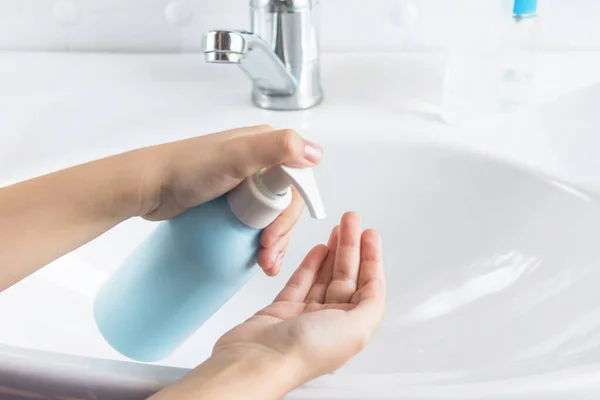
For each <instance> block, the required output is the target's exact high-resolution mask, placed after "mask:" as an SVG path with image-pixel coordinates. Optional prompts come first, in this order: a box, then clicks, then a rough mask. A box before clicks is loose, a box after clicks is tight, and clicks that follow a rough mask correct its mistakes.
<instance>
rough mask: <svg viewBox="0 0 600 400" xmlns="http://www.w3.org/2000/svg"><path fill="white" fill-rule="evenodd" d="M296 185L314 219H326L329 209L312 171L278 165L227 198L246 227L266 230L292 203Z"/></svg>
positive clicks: (257, 175) (241, 186) (245, 182)
mask: <svg viewBox="0 0 600 400" xmlns="http://www.w3.org/2000/svg"><path fill="white" fill-rule="evenodd" d="M291 185H294V186H295V187H296V189H297V190H298V193H300V195H301V196H302V198H303V199H304V202H305V203H306V207H307V208H308V211H309V213H310V215H311V216H312V217H313V218H315V219H323V218H325V209H324V207H323V202H322V201H321V195H320V194H319V189H318V188H317V182H316V181H315V177H314V175H313V171H312V169H309V168H305V169H301V168H292V167H286V166H284V165H276V166H274V167H271V168H269V169H267V170H263V171H260V172H259V173H258V174H256V175H255V176H254V177H250V178H247V179H246V180H244V182H242V183H241V184H240V185H239V186H238V187H237V188H235V189H234V190H232V191H231V192H230V193H229V194H228V196H227V202H228V203H229V207H230V208H231V211H233V213H234V214H235V216H236V217H237V218H238V219H239V220H240V221H241V222H243V223H244V224H245V225H247V226H249V227H251V228H255V229H263V228H266V227H267V226H269V225H270V224H271V223H272V222H273V221H274V220H275V219H276V218H277V217H278V216H279V214H281V212H282V211H283V210H285V209H286V208H287V207H288V206H289V205H290V203H291V201H292V193H291V190H290V186H291Z"/></svg>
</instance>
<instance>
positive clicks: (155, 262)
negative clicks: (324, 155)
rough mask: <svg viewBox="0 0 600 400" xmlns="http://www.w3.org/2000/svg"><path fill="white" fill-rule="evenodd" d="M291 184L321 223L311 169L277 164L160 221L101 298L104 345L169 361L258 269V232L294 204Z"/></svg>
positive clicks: (132, 355) (97, 312)
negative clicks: (217, 196) (205, 200)
mask: <svg viewBox="0 0 600 400" xmlns="http://www.w3.org/2000/svg"><path fill="white" fill-rule="evenodd" d="M292 184H293V185H294V186H295V187H296V188H297V189H298V191H299V192H300V194H301V195H302V197H303V198H304V200H305V203H306V204H307V207H308V209H309V212H310V214H311V215H312V217H313V218H319V219H321V218H324V217H325V213H324V210H323V205H322V203H321V199H320V196H319V192H318V189H317V186H316V183H315V180H314V177H313V174H312V171H311V170H310V169H296V168H289V167H285V166H276V167H273V168H270V169H269V170H268V171H265V172H264V173H263V172H259V173H258V174H256V175H255V176H253V177H251V178H248V179H246V180H245V181H244V182H242V183H241V184H240V185H239V186H238V187H237V188H236V189H234V190H233V191H231V192H230V193H228V194H227V195H224V196H221V197H219V198H217V199H214V200H212V201H210V202H207V203H205V204H202V205H200V206H198V207H195V208H193V209H190V210H188V211H187V212H185V213H183V214H181V215H179V216H178V217H175V218H173V219H172V220H169V221H164V222H161V223H160V224H159V226H158V227H157V228H156V229H155V230H154V231H153V232H152V233H151V234H150V235H149V236H148V238H147V239H146V240H145V241H144V242H143V243H142V244H141V245H140V246H139V247H138V248H137V249H135V250H134V252H133V253H132V254H131V255H130V256H129V257H128V258H127V259H126V260H125V262H124V263H123V265H122V266H121V267H119V268H118V269H117V270H116V272H115V273H114V274H113V275H112V276H111V277H110V279H109V280H108V281H107V282H106V283H105V284H104V286H103V287H102V288H101V289H100V291H99V292H98V294H97V296H96V299H95V304H94V314H95V318H96V324H97V326H98V328H99V330H100V333H101V334H102V336H103V337H104V339H105V340H106V341H107V342H108V343H109V344H110V345H111V346H112V347H113V348H114V349H115V350H117V351H118V352H120V353H121V354H123V355H125V356H127V357H129V358H131V359H134V360H137V361H142V362H154V361H158V360H161V359H163V358H165V357H167V356H169V355H170V354H171V353H172V352H173V351H175V350H176V349H177V348H178V347H179V346H181V345H182V344H183V343H184V342H185V341H186V340H187V339H188V338H189V337H190V336H191V335H192V334H193V333H194V332H195V331H196V330H197V329H198V328H199V327H200V326H202V324H203V323H204V322H205V321H206V320H208V318H210V317H211V316H212V315H213V314H214V313H215V312H216V311H217V310H218V309H219V308H220V307H221V306H222V305H223V304H225V303H226V302H227V301H228V300H229V299H230V298H231V296H233V295H234V294H235V293H236V292H237V291H238V290H239V289H240V288H241V287H242V286H243V285H244V284H245V283H246V282H247V281H248V280H249V279H250V278H251V277H252V276H253V275H254V273H255V272H256V271H257V270H258V267H257V265H256V259H255V258H256V252H257V250H258V249H259V237H260V233H261V230H262V229H263V228H265V227H266V226H268V225H269V224H270V223H271V222H272V221H274V220H275V219H276V218H277V216H278V215H279V214H280V213H281V212H282V211H283V210H284V209H286V208H287V206H288V205H289V204H290V201H291V191H290V185H292Z"/></svg>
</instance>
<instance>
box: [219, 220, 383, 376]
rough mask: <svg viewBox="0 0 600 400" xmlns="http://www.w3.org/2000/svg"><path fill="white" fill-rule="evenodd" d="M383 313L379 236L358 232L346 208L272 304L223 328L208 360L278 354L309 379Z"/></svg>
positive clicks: (338, 361) (351, 349)
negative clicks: (326, 239)
mask: <svg viewBox="0 0 600 400" xmlns="http://www.w3.org/2000/svg"><path fill="white" fill-rule="evenodd" d="M384 311H385V277H384V272H383V261H382V250H381V243H380V238H379V235H378V234H377V232H375V231H373V230H366V231H364V232H362V234H361V225H360V218H359V217H358V215H357V214H355V213H347V214H345V215H344V217H343V218H342V221H341V224H340V226H339V229H338V228H336V229H334V231H333V233H332V234H331V237H330V239H329V243H328V245H327V246H323V245H321V246H317V247H315V248H314V249H312V251H311V252H310V253H309V254H308V255H307V256H306V258H305V259H304V261H303V262H302V264H301V265H300V267H299V268H298V270H297V271H296V273H295V274H294V275H293V276H292V277H291V278H290V280H289V282H288V283H287V285H286V287H285V288H284V289H283V290H282V291H281V293H280V294H279V295H278V296H277V298H276V299H275V301H274V302H273V303H272V304H271V305H269V306H268V307H266V308H264V309H263V310H261V311H259V312H258V313H257V314H256V315H255V316H254V317H252V318H250V319H249V320H248V321H246V322H245V323H243V324H241V325H238V326H237V327H236V328H234V329H233V330H231V331H230V332H228V333H226V334H225V335H224V336H223V337H222V338H221V339H220V340H219V341H218V342H217V344H216V346H215V348H214V351H213V357H217V358H218V357H220V356H221V355H222V354H225V355H227V356H230V357H233V358H235V357H236V355H239V356H241V357H244V354H245V352H248V353H251V354H253V353H256V352H257V351H262V352H263V353H266V354H271V355H273V354H274V355H279V356H281V357H282V358H283V361H282V365H285V366H286V367H290V368H297V370H296V371H294V372H295V375H296V376H297V377H299V379H300V380H301V381H308V380H310V379H313V378H316V377H317V376H320V375H323V374H326V373H328V372H331V371H333V370H335V369H337V368H339V367H341V366H342V365H343V364H344V363H346V362H347V361H348V360H349V359H350V358H352V357H353V356H354V355H356V353H358V352H359V351H360V350H362V348H363V347H364V346H365V345H366V343H367V342H368V340H369V338H370V337H371V335H372V334H373V332H374V331H375V329H376V328H377V326H378V325H379V323H380V321H381V319H382V317H383V314H384ZM291 375H294V374H291ZM295 383H296V384H301V383H303V382H295Z"/></svg>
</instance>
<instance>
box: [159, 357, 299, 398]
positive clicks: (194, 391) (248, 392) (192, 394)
mask: <svg viewBox="0 0 600 400" xmlns="http://www.w3.org/2000/svg"><path fill="white" fill-rule="evenodd" d="M299 371H300V370H299V368H298V364H297V363H296V362H295V361H294V360H293V359H292V358H290V356H286V355H276V356H270V355H265V354H262V353H261V352H256V353H255V354H249V353H248V354H244V355H243V356H238V355H228V354H219V355H216V356H213V357H211V358H209V359H208V360H207V361H206V362H204V363H203V364H201V365H200V366H198V367H197V368H196V369H194V370H193V371H192V372H191V373H189V374H188V375H186V376H185V377H184V378H183V379H182V380H181V381H179V382H177V383H175V384H174V385H172V386H170V387H167V388H166V389H164V390H162V391H161V392H159V393H157V394H156V395H154V396H153V397H152V398H151V399H150V400H203V399H228V400H238V399H239V400H245V399H261V400H276V399H280V398H282V397H283V396H285V395H286V394H287V393H288V392H290V391H291V390H293V389H294V388H296V387H297V386H299V385H300V384H302V383H303V379H302V375H301V374H300V373H299Z"/></svg>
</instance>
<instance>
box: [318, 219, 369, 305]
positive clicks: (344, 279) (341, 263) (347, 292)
mask: <svg viewBox="0 0 600 400" xmlns="http://www.w3.org/2000/svg"><path fill="white" fill-rule="evenodd" d="M360 232H361V222H360V217H359V216H358V214H356V213H353V212H348V213H346V214H344V215H343V216H342V222H341V224H340V233H339V239H338V247H337V252H336V255H335V263H334V265H333V275H332V279H331V283H330V284H329V287H328V288H327V293H326V294H325V302H326V303H348V302H350V300H351V299H352V296H353V295H354V293H355V292H356V287H357V280H358V271H359V268H360V241H361V234H360Z"/></svg>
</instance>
